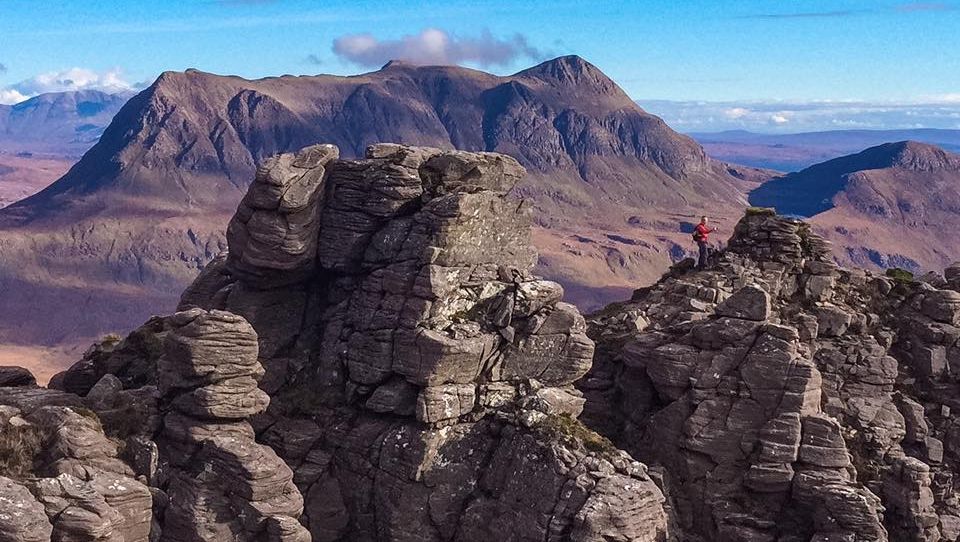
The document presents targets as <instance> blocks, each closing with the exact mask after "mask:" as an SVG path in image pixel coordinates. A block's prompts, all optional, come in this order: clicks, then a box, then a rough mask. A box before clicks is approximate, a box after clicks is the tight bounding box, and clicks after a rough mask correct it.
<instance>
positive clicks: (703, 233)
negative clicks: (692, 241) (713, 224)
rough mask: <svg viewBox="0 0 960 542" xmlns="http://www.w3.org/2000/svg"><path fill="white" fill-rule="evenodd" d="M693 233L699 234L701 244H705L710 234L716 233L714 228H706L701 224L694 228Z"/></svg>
mask: <svg viewBox="0 0 960 542" xmlns="http://www.w3.org/2000/svg"><path fill="white" fill-rule="evenodd" d="M694 231H696V232H697V233H699V234H700V241H699V242H701V243H706V242H707V238H708V237H709V236H710V233H711V232H714V231H717V230H716V229H715V228H710V227H707V226H705V225H703V224H697V227H696V229H695V230H694Z"/></svg>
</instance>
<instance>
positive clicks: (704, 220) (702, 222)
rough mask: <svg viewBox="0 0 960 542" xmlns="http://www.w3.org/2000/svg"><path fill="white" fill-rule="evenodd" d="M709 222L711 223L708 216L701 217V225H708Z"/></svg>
mask: <svg viewBox="0 0 960 542" xmlns="http://www.w3.org/2000/svg"><path fill="white" fill-rule="evenodd" d="M707 222H709V220H707V217H706V215H704V216H701V217H700V223H701V224H706V223H707Z"/></svg>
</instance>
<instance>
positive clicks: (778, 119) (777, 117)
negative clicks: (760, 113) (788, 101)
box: [770, 113, 790, 124]
mask: <svg viewBox="0 0 960 542" xmlns="http://www.w3.org/2000/svg"><path fill="white" fill-rule="evenodd" d="M770 121H771V122H773V123H774V124H786V123H788V122H790V115H789V114H787V113H774V114H773V115H770Z"/></svg>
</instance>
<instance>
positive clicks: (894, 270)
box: [884, 267, 916, 284]
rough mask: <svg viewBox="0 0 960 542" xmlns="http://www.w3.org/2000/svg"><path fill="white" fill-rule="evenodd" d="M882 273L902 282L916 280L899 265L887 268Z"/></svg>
mask: <svg viewBox="0 0 960 542" xmlns="http://www.w3.org/2000/svg"><path fill="white" fill-rule="evenodd" d="M884 274H885V275H887V276H888V277H890V278H892V279H893V280H895V281H897V282H900V283H903V284H912V283H913V282H914V281H915V280H916V279H915V278H914V276H913V273H911V272H910V271H907V270H906V269H902V268H900V267H891V268H889V269H887V270H886V272H885V273H884Z"/></svg>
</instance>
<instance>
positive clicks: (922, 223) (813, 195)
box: [750, 141, 960, 271]
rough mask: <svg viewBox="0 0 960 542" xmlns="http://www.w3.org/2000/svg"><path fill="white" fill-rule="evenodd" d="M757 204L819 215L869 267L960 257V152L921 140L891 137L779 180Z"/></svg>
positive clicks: (852, 256) (848, 254)
mask: <svg viewBox="0 0 960 542" xmlns="http://www.w3.org/2000/svg"><path fill="white" fill-rule="evenodd" d="M750 202H751V203H752V204H755V205H762V206H771V207H776V208H777V210H778V211H779V212H781V213H786V214H794V215H800V216H805V217H812V218H813V222H814V223H815V224H816V225H818V226H819V227H820V228H821V229H823V230H824V232H825V234H826V235H827V236H829V237H830V238H831V240H832V241H833V242H834V243H836V244H838V245H840V246H841V247H842V248H843V249H845V250H844V251H835V252H840V253H841V254H842V256H843V259H844V260H849V261H851V262H853V263H855V264H857V265H860V266H865V267H893V266H897V267H906V268H909V269H912V270H915V271H918V270H921V269H924V268H927V269H930V268H933V269H938V268H943V267H945V266H946V265H947V264H949V263H951V262H953V261H956V260H958V259H960V237H957V236H955V235H952V234H951V233H950V232H953V231H957V229H958V228H960V155H958V154H954V153H950V152H947V151H945V150H943V149H941V148H939V147H936V146H933V145H929V144H926V143H919V142H915V141H901V142H898V143H885V144H883V145H878V146H876V147H871V148H869V149H867V150H865V151H862V152H859V153H857V154H853V155H848V156H843V157H840V158H835V159H833V160H830V161H827V162H824V163H821V164H817V165H814V166H811V167H809V168H806V169H804V170H802V171H799V172H797V173H791V174H789V175H786V176H783V177H779V178H776V179H773V180H771V181H769V182H767V183H766V184H764V185H762V186H760V187H759V188H757V189H756V190H754V191H753V192H751V194H750Z"/></svg>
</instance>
